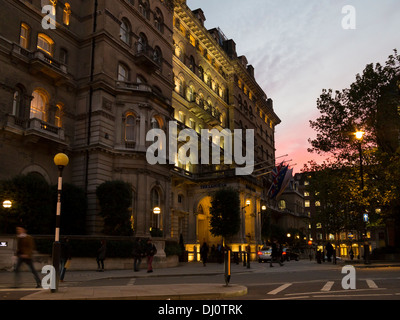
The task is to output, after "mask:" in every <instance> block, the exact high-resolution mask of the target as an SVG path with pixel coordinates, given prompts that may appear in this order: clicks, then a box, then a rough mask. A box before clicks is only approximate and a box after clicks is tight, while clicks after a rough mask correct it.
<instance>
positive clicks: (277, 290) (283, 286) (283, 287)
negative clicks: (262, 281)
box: [267, 283, 292, 295]
mask: <svg viewBox="0 0 400 320" xmlns="http://www.w3.org/2000/svg"><path fill="white" fill-rule="evenodd" d="M291 285H292V283H285V284H283V285H281V286H280V287H278V288H276V289H275V290H272V291H270V292H268V293H267V294H270V295H275V294H278V293H279V292H281V291H283V290H285V289H287V288H289V287H290V286H291Z"/></svg>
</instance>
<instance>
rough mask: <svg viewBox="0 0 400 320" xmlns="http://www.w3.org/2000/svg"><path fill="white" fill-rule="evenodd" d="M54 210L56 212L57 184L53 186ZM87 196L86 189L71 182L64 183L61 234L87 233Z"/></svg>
mask: <svg viewBox="0 0 400 320" xmlns="http://www.w3.org/2000/svg"><path fill="white" fill-rule="evenodd" d="M52 203H53V209H52V212H54V213H55V212H56V204H57V186H53V187H52ZM86 210H87V198H86V194H85V191H84V190H82V189H81V188H79V187H77V186H75V185H73V184H70V183H63V186H62V194H61V219H60V230H61V234H65V235H83V234H85V233H86ZM54 222H55V221H54Z"/></svg>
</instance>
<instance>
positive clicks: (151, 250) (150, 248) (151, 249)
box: [146, 238, 157, 273]
mask: <svg viewBox="0 0 400 320" xmlns="http://www.w3.org/2000/svg"><path fill="white" fill-rule="evenodd" d="M156 253H157V248H156V246H155V245H154V244H153V243H152V242H151V239H150V238H149V239H147V245H146V256H147V272H148V273H150V272H153V258H154V255H155V254H156Z"/></svg>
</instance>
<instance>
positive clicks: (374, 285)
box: [366, 279, 378, 289]
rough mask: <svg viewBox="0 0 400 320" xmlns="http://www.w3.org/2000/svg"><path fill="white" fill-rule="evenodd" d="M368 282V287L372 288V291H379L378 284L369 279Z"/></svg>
mask: <svg viewBox="0 0 400 320" xmlns="http://www.w3.org/2000/svg"><path fill="white" fill-rule="evenodd" d="M366 281H367V284H368V287H370V288H371V289H378V286H377V285H376V283H375V282H374V280H370V279H368V280H366Z"/></svg>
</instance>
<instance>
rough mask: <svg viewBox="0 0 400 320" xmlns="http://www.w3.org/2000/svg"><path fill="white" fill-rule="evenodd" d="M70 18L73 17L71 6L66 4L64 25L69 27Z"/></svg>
mask: <svg viewBox="0 0 400 320" xmlns="http://www.w3.org/2000/svg"><path fill="white" fill-rule="evenodd" d="M70 16H71V6H70V5H69V3H66V4H65V7H64V11H63V23H64V24H65V25H66V26H69V18H70Z"/></svg>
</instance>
